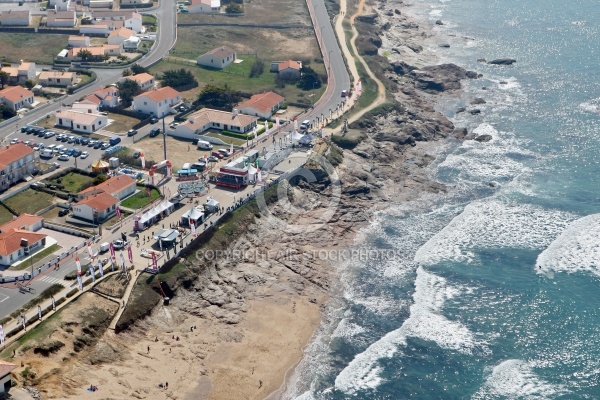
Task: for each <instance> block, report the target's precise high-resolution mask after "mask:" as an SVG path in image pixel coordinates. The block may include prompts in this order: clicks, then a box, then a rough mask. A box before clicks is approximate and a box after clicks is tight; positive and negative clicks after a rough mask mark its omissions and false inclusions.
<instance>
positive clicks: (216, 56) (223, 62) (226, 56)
mask: <svg viewBox="0 0 600 400" xmlns="http://www.w3.org/2000/svg"><path fill="white" fill-rule="evenodd" d="M235 56H236V53H235V50H233V49H230V48H229V47H227V46H221V47H217V48H216V49H212V50H211V51H209V52H207V53H204V54H202V55H201V56H200V57H198V59H197V60H196V63H197V64H198V65H202V66H204V67H210V68H218V69H223V68H225V67H226V66H228V65H229V64H231V63H232V62H234V61H235Z"/></svg>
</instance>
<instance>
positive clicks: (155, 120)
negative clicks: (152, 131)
mask: <svg viewBox="0 0 600 400" xmlns="http://www.w3.org/2000/svg"><path fill="white" fill-rule="evenodd" d="M157 122H158V118H156V117H152V118H150V123H151V124H155V123H157Z"/></svg>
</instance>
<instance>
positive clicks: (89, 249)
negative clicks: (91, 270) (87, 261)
mask: <svg viewBox="0 0 600 400" xmlns="http://www.w3.org/2000/svg"><path fill="white" fill-rule="evenodd" d="M87 247H88V254H89V255H90V258H92V257H93V254H92V243H91V242H88V246H87Z"/></svg>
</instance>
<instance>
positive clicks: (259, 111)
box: [237, 92, 285, 118]
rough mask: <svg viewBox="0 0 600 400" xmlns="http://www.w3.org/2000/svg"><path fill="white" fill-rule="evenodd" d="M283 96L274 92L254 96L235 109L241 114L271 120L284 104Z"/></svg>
mask: <svg viewBox="0 0 600 400" xmlns="http://www.w3.org/2000/svg"><path fill="white" fill-rule="evenodd" d="M284 100H285V99H284V98H283V96H280V95H278V94H277V93H275V92H266V93H260V94H255V95H253V96H252V97H250V99H248V100H246V101H244V102H242V103H240V104H238V106H237V109H238V110H240V112H241V113H242V114H247V115H255V116H257V117H261V118H271V117H272V116H273V114H274V113H275V112H277V110H279V107H281V105H282V104H283V102H284Z"/></svg>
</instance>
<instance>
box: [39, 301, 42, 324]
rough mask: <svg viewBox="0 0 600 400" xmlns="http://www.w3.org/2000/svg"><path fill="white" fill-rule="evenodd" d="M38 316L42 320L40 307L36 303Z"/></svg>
mask: <svg viewBox="0 0 600 400" xmlns="http://www.w3.org/2000/svg"><path fill="white" fill-rule="evenodd" d="M38 318H39V319H40V321H41V320H42V307H41V306H40V305H39V304H38Z"/></svg>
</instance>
